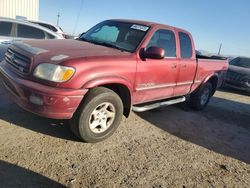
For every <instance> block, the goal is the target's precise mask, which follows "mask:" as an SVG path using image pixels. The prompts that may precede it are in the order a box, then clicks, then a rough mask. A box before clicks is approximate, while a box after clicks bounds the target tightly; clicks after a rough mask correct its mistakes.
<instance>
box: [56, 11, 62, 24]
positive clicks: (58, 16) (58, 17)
mask: <svg viewBox="0 0 250 188" xmlns="http://www.w3.org/2000/svg"><path fill="white" fill-rule="evenodd" d="M60 16H61V15H60V12H58V14H57V22H56V25H57V26H59V19H60Z"/></svg>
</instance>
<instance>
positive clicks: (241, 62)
mask: <svg viewBox="0 0 250 188" xmlns="http://www.w3.org/2000/svg"><path fill="white" fill-rule="evenodd" d="M229 64H230V65H234V66H238V67H244V68H250V58H245V57H238V58H235V59H233V60H231V61H230V62H229Z"/></svg>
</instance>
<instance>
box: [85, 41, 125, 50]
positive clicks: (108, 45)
mask: <svg viewBox="0 0 250 188" xmlns="http://www.w3.org/2000/svg"><path fill="white" fill-rule="evenodd" d="M88 42H91V43H94V44H97V45H102V46H106V47H111V48H115V49H118V50H120V51H122V52H123V51H126V50H125V49H123V48H121V47H119V46H116V45H115V44H111V43H108V42H98V41H93V40H90V41H88Z"/></svg>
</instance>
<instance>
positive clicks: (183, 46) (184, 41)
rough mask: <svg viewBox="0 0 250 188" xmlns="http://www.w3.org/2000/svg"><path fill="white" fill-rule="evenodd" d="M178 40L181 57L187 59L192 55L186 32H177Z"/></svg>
mask: <svg viewBox="0 0 250 188" xmlns="http://www.w3.org/2000/svg"><path fill="white" fill-rule="evenodd" d="M179 40H180V50H181V58H184V59H189V58H191V57H192V52H193V50H192V42H191V39H190V37H189V35H188V34H187V33H183V32H179Z"/></svg>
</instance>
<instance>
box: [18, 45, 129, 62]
mask: <svg viewBox="0 0 250 188" xmlns="http://www.w3.org/2000/svg"><path fill="white" fill-rule="evenodd" d="M13 46H14V47H15V48H17V50H21V51H23V52H24V53H25V54H29V56H30V57H34V58H35V59H36V61H39V62H41V61H42V62H51V63H55V64H58V63H60V62H62V61H66V60H72V59H76V58H86V57H105V56H127V55H129V54H130V53H129V52H124V51H120V50H118V49H113V48H109V47H105V46H101V45H96V44H92V43H88V42H84V41H78V40H30V41H23V42H17V43H14V44H13ZM35 64H36V63H35Z"/></svg>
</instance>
